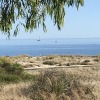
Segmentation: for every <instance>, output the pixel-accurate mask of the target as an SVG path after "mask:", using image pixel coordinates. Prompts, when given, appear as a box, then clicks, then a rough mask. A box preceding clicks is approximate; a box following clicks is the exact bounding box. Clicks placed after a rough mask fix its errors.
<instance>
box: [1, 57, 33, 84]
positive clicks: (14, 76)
mask: <svg viewBox="0 0 100 100" xmlns="http://www.w3.org/2000/svg"><path fill="white" fill-rule="evenodd" d="M33 79H34V76H32V75H30V74H27V73H25V72H24V69H23V68H22V66H21V65H20V64H17V63H12V62H10V61H9V60H8V59H6V58H2V59H0V83H12V82H15V83H16V82H20V81H28V80H33Z"/></svg>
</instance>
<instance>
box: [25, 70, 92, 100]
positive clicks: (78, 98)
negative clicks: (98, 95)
mask: <svg viewBox="0 0 100 100" xmlns="http://www.w3.org/2000/svg"><path fill="white" fill-rule="evenodd" d="M87 91H90V92H87ZM24 93H25V95H28V96H30V98H31V99H32V100H94V95H93V93H92V90H91V88H89V87H88V86H84V85H82V84H80V81H79V77H77V76H76V75H74V74H70V73H67V74H66V73H65V72H64V71H58V70H46V71H44V72H42V73H41V74H40V75H39V76H38V78H37V79H36V81H35V83H33V85H31V86H30V87H29V88H28V89H26V90H24ZM88 98H90V99H88Z"/></svg>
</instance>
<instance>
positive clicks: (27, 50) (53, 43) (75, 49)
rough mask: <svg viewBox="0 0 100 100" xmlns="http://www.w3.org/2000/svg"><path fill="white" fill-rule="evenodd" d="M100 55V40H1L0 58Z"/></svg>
mask: <svg viewBox="0 0 100 100" xmlns="http://www.w3.org/2000/svg"><path fill="white" fill-rule="evenodd" d="M24 54H25V55H29V56H42V55H100V39H43V40H40V41H37V40H36V39H34V40H0V56H17V55H24Z"/></svg>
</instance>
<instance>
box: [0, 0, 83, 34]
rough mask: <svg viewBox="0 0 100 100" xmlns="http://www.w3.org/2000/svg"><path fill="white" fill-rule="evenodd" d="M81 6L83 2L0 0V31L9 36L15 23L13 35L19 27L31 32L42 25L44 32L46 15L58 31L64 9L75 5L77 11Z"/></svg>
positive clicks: (68, 0) (71, 0)
mask: <svg viewBox="0 0 100 100" xmlns="http://www.w3.org/2000/svg"><path fill="white" fill-rule="evenodd" d="M83 4H84V0H0V30H1V31H2V32H3V33H6V34H7V35H9V36H10V34H11V29H12V27H13V24H15V23H17V25H16V29H15V31H14V35H17V32H18V31H19V26H20V25H22V26H23V27H24V28H25V30H26V31H29V30H30V31H32V30H33V29H36V28H38V27H39V26H41V25H42V26H43V30H44V31H46V25H45V19H46V16H47V15H49V16H50V17H51V19H52V20H53V22H54V24H55V25H57V27H58V29H61V27H62V25H63V23H64V16H65V7H66V6H68V7H69V6H74V5H75V6H76V7H77V9H78V8H79V6H80V5H81V6H83ZM20 20H23V21H22V22H20Z"/></svg>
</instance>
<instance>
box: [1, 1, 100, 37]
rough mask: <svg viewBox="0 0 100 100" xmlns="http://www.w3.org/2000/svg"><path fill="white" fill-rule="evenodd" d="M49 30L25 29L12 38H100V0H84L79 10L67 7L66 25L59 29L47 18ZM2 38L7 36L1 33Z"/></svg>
mask: <svg viewBox="0 0 100 100" xmlns="http://www.w3.org/2000/svg"><path fill="white" fill-rule="evenodd" d="M46 25H47V32H46V33H45V32H44V31H43V30H42V27H40V28H39V29H36V30H34V31H33V32H31V33H29V32H28V33H26V32H25V31H24V29H21V30H20V32H19V33H20V34H18V35H17V36H16V37H11V39H38V38H39V37H40V38H46V39H47V38H100V0H84V6H83V7H80V8H79V10H77V9H76V8H75V7H69V8H67V7H66V16H65V19H64V25H63V27H62V29H61V30H60V31H59V30H58V29H57V27H56V26H54V23H53V22H52V21H51V19H50V18H49V17H47V20H46ZM0 39H6V36H5V35H3V34H0Z"/></svg>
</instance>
